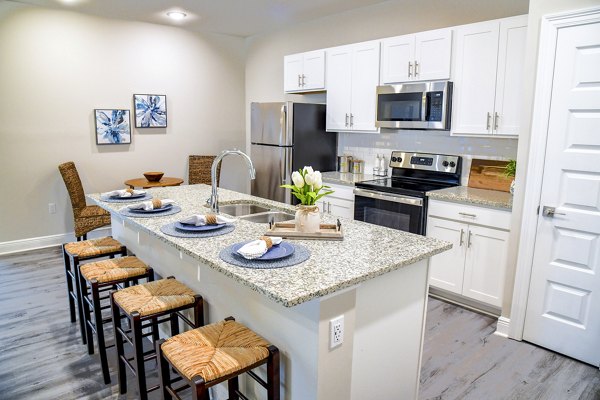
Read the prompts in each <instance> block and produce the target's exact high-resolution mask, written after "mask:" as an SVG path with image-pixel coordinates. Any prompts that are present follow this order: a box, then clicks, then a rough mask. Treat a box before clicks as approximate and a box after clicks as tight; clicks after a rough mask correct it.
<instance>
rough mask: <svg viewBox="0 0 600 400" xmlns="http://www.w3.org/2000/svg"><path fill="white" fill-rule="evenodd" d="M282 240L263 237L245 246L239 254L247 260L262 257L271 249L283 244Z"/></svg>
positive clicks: (275, 237) (274, 237)
mask: <svg viewBox="0 0 600 400" xmlns="http://www.w3.org/2000/svg"><path fill="white" fill-rule="evenodd" d="M281 241H282V238H280V237H277V236H261V237H260V239H257V240H253V241H251V242H250V243H246V244H245V245H243V246H242V247H241V248H240V249H239V250H238V251H237V252H238V254H240V255H241V256H242V257H244V258H245V259H247V260H253V259H255V258H259V257H262V256H263V255H264V254H265V253H266V252H267V251H269V249H270V248H271V247H273V246H275V245H278V244H279V243H281Z"/></svg>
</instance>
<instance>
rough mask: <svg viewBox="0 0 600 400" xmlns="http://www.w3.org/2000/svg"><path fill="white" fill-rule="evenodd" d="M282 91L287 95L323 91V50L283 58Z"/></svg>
mask: <svg viewBox="0 0 600 400" xmlns="http://www.w3.org/2000/svg"><path fill="white" fill-rule="evenodd" d="M283 89H284V91H285V92H289V93H293V92H311V91H319V90H325V50H315V51H309V52H306V53H300V54H292V55H289V56H285V57H284V58H283Z"/></svg>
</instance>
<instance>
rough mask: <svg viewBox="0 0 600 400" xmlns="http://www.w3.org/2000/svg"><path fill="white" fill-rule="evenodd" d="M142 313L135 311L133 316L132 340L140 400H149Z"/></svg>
mask: <svg viewBox="0 0 600 400" xmlns="http://www.w3.org/2000/svg"><path fill="white" fill-rule="evenodd" d="M140 318H141V316H140V313H138V312H137V311H134V312H133V313H132V314H131V319H132V327H131V338H132V342H133V354H134V355H133V357H134V359H133V361H134V363H135V374H136V378H137V382H138V391H139V396H140V397H139V398H140V400H147V399H148V392H147V387H146V368H145V366H144V345H143V341H142V339H143V338H142V321H141V320H140Z"/></svg>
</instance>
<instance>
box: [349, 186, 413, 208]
mask: <svg viewBox="0 0 600 400" xmlns="http://www.w3.org/2000/svg"><path fill="white" fill-rule="evenodd" d="M354 195H355V196H360V197H368V198H370V199H375V200H383V201H391V202H394V203H402V204H410V205H411V206H418V207H423V199H420V198H418V197H409V196H401V195H397V194H381V193H380V192H375V191H372V190H365V189H354Z"/></svg>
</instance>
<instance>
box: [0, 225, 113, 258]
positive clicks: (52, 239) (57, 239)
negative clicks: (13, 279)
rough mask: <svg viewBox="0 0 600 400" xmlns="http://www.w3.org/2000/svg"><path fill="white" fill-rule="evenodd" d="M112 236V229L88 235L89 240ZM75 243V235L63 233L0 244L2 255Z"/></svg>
mask: <svg viewBox="0 0 600 400" xmlns="http://www.w3.org/2000/svg"><path fill="white" fill-rule="evenodd" d="M110 234H111V230H110V227H109V226H107V227H104V228H99V229H96V230H94V231H92V232H90V233H88V235H87V236H88V239H94V238H99V237H103V236H108V235H110ZM73 241H75V233H74V232H69V233H61V234H58V235H50V236H40V237H35V238H28V239H20V240H13V241H10V242H1V243H0V255H2V254H10V253H20V252H22V251H28V250H37V249H44V248H47V247H53V246H60V245H61V244H63V243H67V242H73Z"/></svg>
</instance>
